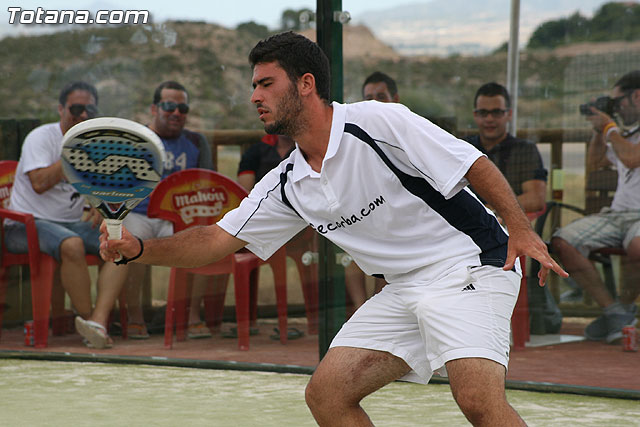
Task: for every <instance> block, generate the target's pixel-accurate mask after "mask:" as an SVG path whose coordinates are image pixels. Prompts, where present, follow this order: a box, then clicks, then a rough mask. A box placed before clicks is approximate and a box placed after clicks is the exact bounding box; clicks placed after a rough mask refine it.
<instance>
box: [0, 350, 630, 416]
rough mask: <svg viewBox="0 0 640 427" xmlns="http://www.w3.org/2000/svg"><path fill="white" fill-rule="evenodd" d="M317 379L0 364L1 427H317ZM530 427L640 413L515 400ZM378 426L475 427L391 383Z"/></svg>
mask: <svg viewBox="0 0 640 427" xmlns="http://www.w3.org/2000/svg"><path fill="white" fill-rule="evenodd" d="M308 380H309V376H307V375H295V374H277V373H265V372H246V371H224V370H207V369H191V368H174V367H158V366H148V365H117V364H102V363H77V362H52V361H29V360H26V361H25V360H8V359H7V360H0V408H1V409H0V419H1V421H0V424H2V425H3V426H119V425H130V426H184V427H187V426H189V427H191V426H234V427H235V426H240V427H244V426H260V427H268V426H274V427H275V426H278V427H280V426H296V427H297V426H314V425H316V424H315V422H314V420H313V418H312V416H311V414H310V412H309V411H308V409H307V407H306V405H305V402H304V387H305V384H306V383H307V381H308ZM507 393H508V398H509V401H510V402H511V404H512V405H513V406H514V407H515V408H516V409H517V410H518V411H519V412H520V414H521V415H522V416H523V417H524V419H525V420H526V421H527V423H528V424H529V425H530V426H577V425H579V426H608V427H609V426H638V425H640V403H638V401H634V400H622V399H607V398H598V397H588V396H579V395H571V394H554V393H538V392H530V391H517V390H509V391H508V392H507ZM363 406H364V408H365V409H366V410H367V412H368V413H369V415H370V416H371V419H372V420H373V422H374V423H375V424H376V425H380V426H448V427H453V426H465V425H469V424H468V423H467V422H466V420H465V418H464V417H463V416H462V414H461V413H460V412H459V410H458V408H457V407H456V405H455V403H454V401H453V398H452V397H451V393H450V392H449V387H448V386H447V385H428V386H422V385H417V384H409V383H393V384H390V385H389V386H387V387H385V388H383V389H382V390H380V391H378V392H377V393H375V394H373V395H372V396H370V397H368V398H367V399H365V401H364V402H363Z"/></svg>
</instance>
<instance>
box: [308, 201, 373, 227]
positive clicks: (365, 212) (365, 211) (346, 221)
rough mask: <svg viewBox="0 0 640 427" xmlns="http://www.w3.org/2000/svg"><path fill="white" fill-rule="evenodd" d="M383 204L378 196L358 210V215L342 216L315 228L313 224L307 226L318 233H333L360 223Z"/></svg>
mask: <svg viewBox="0 0 640 427" xmlns="http://www.w3.org/2000/svg"><path fill="white" fill-rule="evenodd" d="M383 203H384V197H382V195H380V196H379V197H376V198H375V199H374V200H373V201H371V202H370V203H369V205H368V206H367V207H364V208H362V209H360V215H358V214H352V215H351V216H349V217H347V218H345V217H344V216H343V215H342V216H340V221H336V222H330V223H328V224H322V225H318V226H317V227H316V226H315V225H313V224H309V225H310V226H311V228H313V229H314V230H316V231H317V232H318V233H320V234H327V233H328V232H330V231H335V230H338V229H340V228H344V227H348V226H351V225H354V224H355V223H356V222H360V221H362V220H363V219H365V217H367V216H369V215H370V214H371V212H373V211H374V210H375V209H376V207H378V206H380V205H382V204H383Z"/></svg>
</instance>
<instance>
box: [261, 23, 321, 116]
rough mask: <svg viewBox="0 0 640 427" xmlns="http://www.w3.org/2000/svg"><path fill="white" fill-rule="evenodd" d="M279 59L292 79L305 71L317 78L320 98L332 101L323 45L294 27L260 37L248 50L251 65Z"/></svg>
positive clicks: (298, 77)
mask: <svg viewBox="0 0 640 427" xmlns="http://www.w3.org/2000/svg"><path fill="white" fill-rule="evenodd" d="M276 61H277V62H278V64H279V65H280V67H282V68H283V69H284V70H285V71H286V73H287V75H288V76H289V79H290V80H291V81H292V82H293V83H296V82H297V81H298V79H300V77H302V76H303V75H304V74H306V73H311V74H312V75H313V77H315V80H316V90H317V92H318V95H319V96H320V98H322V99H324V100H325V101H326V102H327V103H328V102H329V95H330V89H331V72H330V68H329V59H328V58H327V55H325V54H324V52H323V51H322V49H320V46H318V45H317V44H316V43H314V42H312V41H311V40H309V39H308V38H306V37H304V36H302V35H300V34H296V33H294V32H292V31H288V32H284V33H280V34H276V35H274V36H271V37H269V38H267V39H265V40H261V41H259V42H258V44H256V45H255V47H254V48H253V49H251V52H250V53H249V63H250V64H251V67H252V68H253V67H255V66H256V64H260V63H269V62H276Z"/></svg>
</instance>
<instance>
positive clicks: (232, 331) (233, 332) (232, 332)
mask: <svg viewBox="0 0 640 427" xmlns="http://www.w3.org/2000/svg"><path fill="white" fill-rule="evenodd" d="M259 333H260V329H258V328H249V336H253V335H258V334H259ZM222 338H238V328H236V327H235V326H234V327H232V328H229V330H228V331H224V332H222Z"/></svg>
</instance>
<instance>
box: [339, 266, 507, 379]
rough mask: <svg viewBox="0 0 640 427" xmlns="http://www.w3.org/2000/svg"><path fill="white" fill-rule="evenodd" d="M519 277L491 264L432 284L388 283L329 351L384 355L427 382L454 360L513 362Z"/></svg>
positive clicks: (465, 270) (354, 317) (460, 272)
mask: <svg viewBox="0 0 640 427" xmlns="http://www.w3.org/2000/svg"><path fill="white" fill-rule="evenodd" d="M519 290H520V275H519V274H517V273H515V272H513V271H503V270H502V269H501V268H498V267H492V266H481V267H463V268H461V269H459V270H458V271H455V272H453V273H450V274H448V275H445V276H443V277H441V278H439V279H437V280H434V281H431V282H427V281H424V282H414V283H389V284H387V285H386V286H385V287H384V288H383V289H382V291H381V292H380V293H378V294H376V295H374V296H373V297H371V298H370V299H369V300H368V301H367V302H366V303H365V304H363V305H362V306H361V307H360V308H359V309H358V310H357V311H356V312H355V313H354V315H353V316H352V317H351V318H350V319H349V320H348V321H347V322H346V323H345V324H344V325H343V326H342V329H340V331H339V332H338V334H337V335H336V337H335V338H334V339H333V341H332V342H331V347H358V348H367V349H371V350H380V351H386V352H389V353H391V354H393V355H394V356H397V357H399V358H401V359H403V360H404V361H405V362H407V364H408V365H409V366H410V367H411V369H412V371H411V372H409V373H408V374H407V375H405V376H404V377H403V378H402V379H403V380H405V381H412V382H417V383H422V384H426V383H428V382H429V379H430V378H431V375H432V374H433V373H434V372H436V371H440V373H442V374H444V375H446V371H445V370H441V368H442V367H444V364H445V363H446V362H448V361H450V360H454V359H461V358H469V357H477V358H484V359H490V360H494V361H496V362H498V363H500V364H502V365H504V367H505V368H506V367H507V365H508V362H509V334H510V330H511V314H512V313H513V308H514V306H515V304H516V300H517V298H518V292H519Z"/></svg>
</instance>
